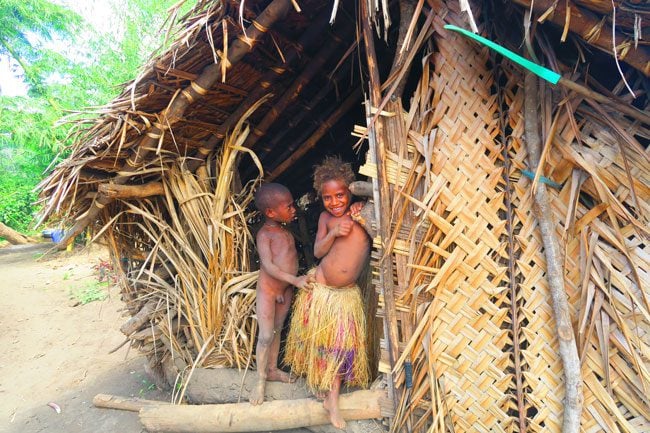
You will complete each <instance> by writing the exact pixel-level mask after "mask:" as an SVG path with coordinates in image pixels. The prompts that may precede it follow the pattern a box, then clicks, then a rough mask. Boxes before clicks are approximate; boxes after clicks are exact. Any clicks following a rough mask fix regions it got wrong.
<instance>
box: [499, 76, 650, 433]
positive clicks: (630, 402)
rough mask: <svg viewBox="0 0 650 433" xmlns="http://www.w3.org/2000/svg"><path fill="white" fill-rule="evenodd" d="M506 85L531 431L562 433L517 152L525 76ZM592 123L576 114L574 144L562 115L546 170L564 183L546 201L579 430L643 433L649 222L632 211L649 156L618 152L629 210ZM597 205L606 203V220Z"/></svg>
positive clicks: (559, 383) (541, 275) (547, 318)
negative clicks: (559, 259) (579, 393)
mask: <svg viewBox="0 0 650 433" xmlns="http://www.w3.org/2000/svg"><path fill="white" fill-rule="evenodd" d="M511 80H512V81H511V83H513V85H512V87H513V89H512V91H510V92H506V95H508V99H507V100H506V102H507V104H508V105H509V107H510V110H509V111H510V118H509V120H510V127H511V128H512V130H513V133H512V142H511V144H512V146H511V152H510V156H511V158H512V159H511V160H512V163H513V165H512V171H511V173H510V178H511V179H515V180H516V187H515V188H514V197H513V200H514V202H513V205H514V206H516V208H517V212H516V221H515V224H516V227H517V231H518V235H517V237H516V240H517V243H516V245H517V248H518V251H517V254H518V256H519V257H518V261H517V281H518V282H519V286H518V287H519V290H520V292H519V293H520V297H519V298H518V300H519V302H520V304H519V305H520V310H519V311H520V313H521V319H522V320H521V322H520V325H521V336H520V338H521V344H522V347H524V348H525V350H523V351H522V355H523V359H524V370H525V373H524V377H525V387H526V390H527V393H526V403H527V414H528V416H529V418H528V423H529V429H530V431H545V432H547V431H551V432H556V431H557V432H559V431H561V423H562V412H563V408H562V404H563V402H562V399H563V396H564V389H563V370H562V363H561V361H560V358H559V345H558V341H557V337H556V331H555V321H554V318H553V314H552V305H551V295H550V292H549V288H548V285H547V283H546V279H545V270H546V259H545V257H544V254H543V246H542V243H541V239H540V235H539V232H538V230H537V228H536V226H537V223H536V218H535V216H534V214H533V212H532V197H531V181H530V179H528V178H526V177H524V176H521V170H522V169H528V166H527V163H526V149H525V146H523V144H522V142H523V139H522V134H523V109H522V104H523V93H524V92H523V89H520V88H517V86H516V85H515V84H514V83H522V82H523V78H522V77H521V76H520V75H518V74H512V75H511ZM594 119H595V116H592V115H591V113H589V112H588V110H587V113H586V114H584V115H583V116H580V115H578V120H579V121H578V124H579V125H580V138H581V141H582V144H579V143H578V142H577V141H576V138H575V131H574V129H573V128H572V127H571V124H570V122H569V119H568V117H566V115H565V114H564V113H562V115H561V116H560V118H559V122H558V124H559V125H560V127H559V128H558V131H557V135H556V137H557V139H556V140H555V142H554V145H555V146H554V147H553V148H552V149H551V151H550V153H549V160H548V161H547V166H546V168H545V170H544V174H545V175H546V176H548V177H549V178H551V180H552V181H554V182H556V183H558V184H560V185H561V186H560V188H559V189H555V188H549V194H550V196H551V198H552V206H553V211H554V213H553V215H552V218H553V220H554V222H555V223H556V226H557V232H556V235H557V238H558V239H559V240H560V244H561V246H562V249H563V250H564V256H565V257H564V260H565V262H564V269H565V290H566V292H567V294H568V296H569V301H570V305H571V317H572V322H573V325H574V330H576V331H577V332H576V341H577V343H578V349H579V352H580V355H581V357H582V360H583V363H582V376H583V382H584V385H583V392H584V400H585V404H584V410H583V416H582V422H581V428H582V431H584V432H601V431H606V432H647V431H650V407H649V406H648V397H647V396H648V392H647V390H648V389H650V382H649V379H650V376H648V371H649V369H648V368H649V366H650V364H649V359H650V358H648V353H649V351H648V344H649V339H648V331H649V330H650V321H649V319H650V315H648V304H647V302H646V301H644V297H645V298H646V299H647V297H648V294H649V287H650V281H649V279H648V270H649V269H650V262H649V261H648V252H647V247H646V246H645V242H644V241H643V239H642V238H641V237H640V236H639V230H638V227H640V226H642V225H643V224H647V222H645V221H635V220H634V219H633V218H630V216H631V215H632V214H633V213H637V214H640V215H644V214H645V215H648V200H649V199H650V193H649V190H648V185H649V184H650V175H649V172H648V164H647V159H645V158H647V156H643V155H641V154H640V153H639V152H637V151H635V150H634V149H631V148H629V147H628V146H627V145H625V146H626V149H625V151H626V152H627V156H628V163H629V164H630V172H631V175H632V176H633V178H634V183H635V191H636V194H637V201H636V202H635V201H634V200H633V197H632V195H631V193H630V188H629V182H628V178H627V175H626V170H625V163H624V160H623V157H622V154H621V151H620V149H621V147H620V146H619V143H618V140H619V139H620V138H619V137H616V136H615V135H614V133H613V131H612V130H609V129H608V128H605V127H604V126H603V125H602V124H599V123H596V121H595V120H594ZM616 121H618V122H621V123H622V124H623V125H625V129H626V130H627V131H628V132H630V133H631V134H632V135H633V134H635V133H638V132H639V130H638V127H637V129H635V128H634V127H633V126H632V125H629V124H628V123H627V121H626V120H625V119H624V118H622V117H620V118H619V117H617V118H616ZM645 134H647V131H644V132H643V133H642V135H645ZM580 169H581V170H580ZM582 180H585V181H584V182H583V183H581V181H582ZM619 200H620V201H619ZM617 202H618V203H619V204H622V206H619V205H618V204H617ZM603 203H607V204H609V205H610V208H609V209H610V213H608V211H606V210H605V208H606V207H607V206H602V204H603ZM637 203H638V206H637ZM574 207H575V209H576V210H575V217H572V216H571V213H570V211H571V209H573V208H574ZM614 215H616V216H614ZM614 220H615V222H613V221H614ZM634 225H636V226H637V229H635V228H634ZM616 226H620V230H617V229H616V228H615V227H616ZM617 232H619V233H618V234H617ZM623 245H625V246H624V247H622V246H623ZM626 255H627V257H626ZM637 276H638V278H637ZM638 283H640V286H639V284H638ZM642 291H643V292H645V293H642Z"/></svg>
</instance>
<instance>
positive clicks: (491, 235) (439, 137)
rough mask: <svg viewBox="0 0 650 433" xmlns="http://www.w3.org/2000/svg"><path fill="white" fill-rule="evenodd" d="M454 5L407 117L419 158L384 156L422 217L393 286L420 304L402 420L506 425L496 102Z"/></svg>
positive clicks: (443, 15) (444, 15) (442, 17)
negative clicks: (405, 266) (406, 266)
mask: <svg viewBox="0 0 650 433" xmlns="http://www.w3.org/2000/svg"><path fill="white" fill-rule="evenodd" d="M450 3H451V4H450ZM450 3H448V4H443V3H442V2H436V3H435V5H433V9H434V10H435V11H436V13H437V17H436V18H434V28H435V31H436V33H437V34H436V36H435V38H436V45H437V48H438V49H439V51H436V52H435V54H433V56H432V59H431V63H432V65H430V64H428V65H425V70H424V71H423V75H424V77H423V79H422V81H421V82H420V86H419V88H418V90H417V92H416V95H415V97H414V100H412V101H411V107H412V112H411V113H409V115H407V116H405V118H406V119H407V121H409V120H408V119H414V120H412V124H410V125H408V127H409V129H410V130H411V132H410V133H409V141H410V142H412V144H413V147H412V148H410V149H413V148H415V149H417V153H418V155H417V157H418V158H417V159H415V160H411V161H408V162H404V161H402V163H401V173H400V174H399V175H398V174H397V173H395V174H393V171H392V168H394V167H395V166H398V165H396V163H397V162H399V161H400V160H399V158H397V157H396V156H395V155H393V157H392V158H391V155H389V163H388V164H387V172H388V174H389V176H390V178H391V179H392V181H393V182H394V183H395V184H396V185H397V186H400V187H403V186H407V190H408V191H409V194H410V195H411V201H412V203H413V204H414V209H415V210H414V212H415V213H416V214H417V215H419V217H420V218H424V219H425V220H426V221H427V223H426V224H422V225H421V226H420V227H411V228H410V229H411V230H410V231H409V230H407V232H408V233H410V234H414V233H420V234H423V235H424V236H423V240H424V242H418V241H416V240H415V239H416V238H418V236H413V237H409V238H407V239H409V240H410V245H409V248H408V250H409V251H411V254H412V257H411V259H410V260H409V262H410V263H411V266H410V267H411V269H412V271H413V272H412V273H410V274H409V275H408V276H410V280H409V281H401V282H400V283H399V284H398V285H401V286H403V287H407V288H408V289H407V290H406V291H405V292H404V295H403V297H402V299H400V301H401V302H403V303H404V304H405V305H413V303H418V304H419V305H418V306H417V308H416V309H414V310H415V311H414V310H412V311H414V312H415V313H416V314H415V315H414V316H415V317H413V316H412V319H411V320H413V328H414V331H413V335H412V336H411V338H410V339H409V340H408V341H406V342H405V344H406V349H405V351H404V353H403V355H402V359H401V361H408V360H411V361H412V364H413V378H414V379H413V380H414V386H413V389H412V390H410V391H406V392H405V393H404V395H403V396H402V401H401V403H402V406H401V407H400V410H401V411H400V412H399V413H398V417H397V418H398V419H397V420H396V423H397V424H399V423H401V422H403V421H402V418H403V417H404V416H405V414H412V415H413V414H415V416H414V420H413V423H414V425H415V426H416V427H421V430H418V429H417V428H415V430H416V431H426V429H428V428H429V427H430V425H428V424H427V423H422V424H417V422H418V421H422V418H423V417H425V418H426V417H431V423H432V424H433V425H438V424H439V422H440V420H441V419H442V418H446V419H447V421H446V422H447V423H451V424H453V428H454V431H456V432H465V431H510V430H511V429H512V418H511V416H510V415H509V414H508V411H509V409H510V408H511V406H512V396H511V395H510V394H509V390H510V386H511V381H512V378H511V375H510V370H511V369H512V359H511V357H510V356H509V353H508V351H507V350H506V348H507V346H508V345H510V344H512V343H511V341H510V337H509V324H508V323H507V320H508V310H509V308H510V303H509V299H508V295H509V294H508V292H507V291H506V290H505V285H506V283H505V280H506V268H505V267H504V266H503V258H504V254H505V243H504V242H503V239H502V238H503V234H504V227H505V225H504V223H503V221H502V220H501V218H500V216H499V213H500V209H501V208H502V207H503V193H502V185H501V184H502V182H503V180H502V168H501V167H500V163H499V162H498V159H499V155H500V152H501V149H500V147H499V146H497V145H495V142H494V135H495V134H496V133H497V130H498V128H497V122H496V120H495V119H496V115H495V114H496V109H497V107H496V104H495V98H494V97H493V96H491V95H490V86H491V85H492V81H491V74H490V73H488V70H487V68H486V62H487V52H485V51H480V50H478V49H477V47H476V46H475V45H473V44H471V43H469V42H467V41H466V40H463V39H462V38H460V37H458V36H456V35H455V34H453V33H451V32H448V31H446V30H444V29H443V25H444V24H447V23H453V24H458V25H461V22H463V21H462V20H463V19H461V17H460V14H459V12H458V11H457V10H454V9H452V8H455V7H456V6H457V5H456V4H455V3H453V2H450ZM429 66H431V68H433V70H431V71H430V70H429ZM405 150H406V149H405ZM405 154H406V152H405ZM391 160H393V162H395V164H391ZM415 163H417V164H419V167H412V164H415ZM414 179H416V180H414ZM403 249H406V248H404V247H403ZM394 253H396V254H398V252H397V251H396V250H395V251H394ZM401 365H402V364H401V363H400V364H399V365H398V366H401ZM399 377H401V376H399ZM399 377H398V382H399V383H401V381H399ZM408 405H411V407H412V406H417V407H419V408H420V410H421V413H419V414H418V413H417V412H416V411H415V409H412V408H411V409H406V407H407V406H408ZM427 405H428V407H427ZM400 425H401V424H400ZM399 428H400V427H399V426H397V427H395V426H394V429H396V430H398V429H399ZM441 429H442V427H441ZM437 431H442V430H437Z"/></svg>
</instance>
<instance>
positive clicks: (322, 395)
mask: <svg viewBox="0 0 650 433" xmlns="http://www.w3.org/2000/svg"><path fill="white" fill-rule="evenodd" d="M314 395H315V396H316V399H318V400H320V401H323V400H325V399H326V398H327V391H320V390H319V391H316V392H315V393H314Z"/></svg>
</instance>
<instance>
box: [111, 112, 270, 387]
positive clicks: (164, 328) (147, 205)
mask: <svg viewBox="0 0 650 433" xmlns="http://www.w3.org/2000/svg"><path fill="white" fill-rule="evenodd" d="M260 102H263V101H260ZM258 106H259V104H258ZM256 107H257V106H254V107H253V109H254V108H256ZM249 114H250V112H249V113H246V116H245V117H244V118H243V119H242V122H240V123H238V124H237V125H236V126H235V128H234V129H233V131H232V132H231V133H230V134H229V135H228V137H227V139H226V141H225V142H224V146H223V147H222V149H221V151H220V152H219V153H218V155H217V156H216V164H214V167H215V171H214V172H212V173H208V180H207V181H206V182H204V181H201V180H200V179H199V178H198V177H196V176H194V175H192V174H189V173H188V172H187V170H186V168H185V167H184V164H183V163H182V161H181V162H178V163H176V164H172V165H171V167H169V169H168V172H167V175H166V176H165V177H164V178H163V188H164V195H163V196H160V197H154V198H150V199H147V200H141V201H139V202H137V203H129V202H124V203H123V205H124V209H123V210H122V211H121V212H119V213H117V214H116V215H115V216H114V217H113V218H112V219H111V221H110V222H109V224H107V225H106V226H105V229H106V230H107V231H108V237H109V239H110V244H111V245H114V246H120V247H121V248H120V249H119V250H118V252H119V256H120V257H131V258H135V257H139V258H140V259H139V260H131V261H128V262H127V263H125V265H127V266H128V269H129V271H128V272H127V273H126V280H125V284H124V286H123V287H125V288H133V287H137V288H138V290H137V291H134V292H130V291H127V292H125V293H124V295H125V296H124V298H125V300H126V301H127V307H130V308H132V309H134V310H137V309H138V308H140V307H141V308H142V309H144V310H145V311H146V315H147V316H148V317H147V322H148V323H150V326H151V329H147V328H145V329H144V332H142V341H143V342H142V345H141V344H136V346H140V349H141V350H143V351H144V352H145V353H147V354H148V355H150V357H151V359H152V363H153V364H157V363H160V362H164V361H165V360H164V357H165V356H171V357H172V358H173V357H178V358H180V359H181V360H182V361H183V363H184V364H185V365H188V366H189V365H201V366H208V367H209V366H224V365H227V366H237V367H239V368H245V367H246V366H247V365H248V364H250V362H251V359H252V353H253V347H254V345H253V342H254V338H255V334H256V322H255V321H254V320H253V312H254V301H255V284H256V282H257V271H254V272H252V271H251V270H250V266H251V263H252V261H251V258H250V251H251V247H252V244H253V241H252V238H251V234H250V232H249V230H248V224H247V219H248V218H249V215H247V211H246V208H247V207H248V205H249V204H250V202H251V201H252V189H253V188H254V187H255V185H256V184H257V181H255V182H250V183H248V184H247V185H246V186H245V187H244V188H243V189H242V190H241V191H240V192H238V193H235V190H234V187H235V183H234V173H235V170H234V169H233V167H234V165H235V164H236V161H237V159H238V156H239V154H240V153H242V152H250V151H249V150H248V149H246V148H243V147H241V144H242V143H243V142H244V141H245V140H246V138H247V137H248V134H249V128H248V127H245V128H244V127H243V126H242V125H243V121H244V120H245V119H246V118H247V117H248V115H249ZM252 156H253V158H254V159H256V157H255V155H254V154H252ZM260 170H261V166H260ZM100 234H101V232H100ZM125 248H129V250H128V251H126V250H125ZM165 276H169V277H167V278H165ZM143 305H144V306H143ZM136 315H137V313H136ZM129 329H130V328H129ZM123 330H124V328H123ZM130 337H131V338H132V340H134V341H137V340H138V338H134V336H133V335H130ZM157 352H160V353H157ZM163 355H164V356H163ZM181 397H182V396H181Z"/></svg>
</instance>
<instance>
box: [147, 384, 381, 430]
mask: <svg viewBox="0 0 650 433" xmlns="http://www.w3.org/2000/svg"><path fill="white" fill-rule="evenodd" d="M382 396H384V392H383V391H370V390H367V391H355V392H352V393H349V394H343V395H341V398H340V400H339V408H340V410H341V415H342V416H343V418H344V419H346V420H359V419H374V418H380V417H381V413H380V405H379V401H380V399H381V398H382ZM140 421H141V422H142V424H143V425H144V426H145V428H146V429H147V430H148V431H149V432H178V433H184V432H187V433H216V432H253V431H275V430H285V429H291V428H299V427H305V426H314V425H324V424H329V423H330V419H329V413H328V412H327V410H325V408H324V407H323V403H322V402H319V401H317V400H315V399H300V400H275V401H270V402H264V404H262V405H260V406H253V405H251V404H250V403H248V402H245V403H233V404H223V405H201V406H188V405H183V406H178V405H161V406H159V407H156V406H147V407H143V408H142V409H141V410H140Z"/></svg>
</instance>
